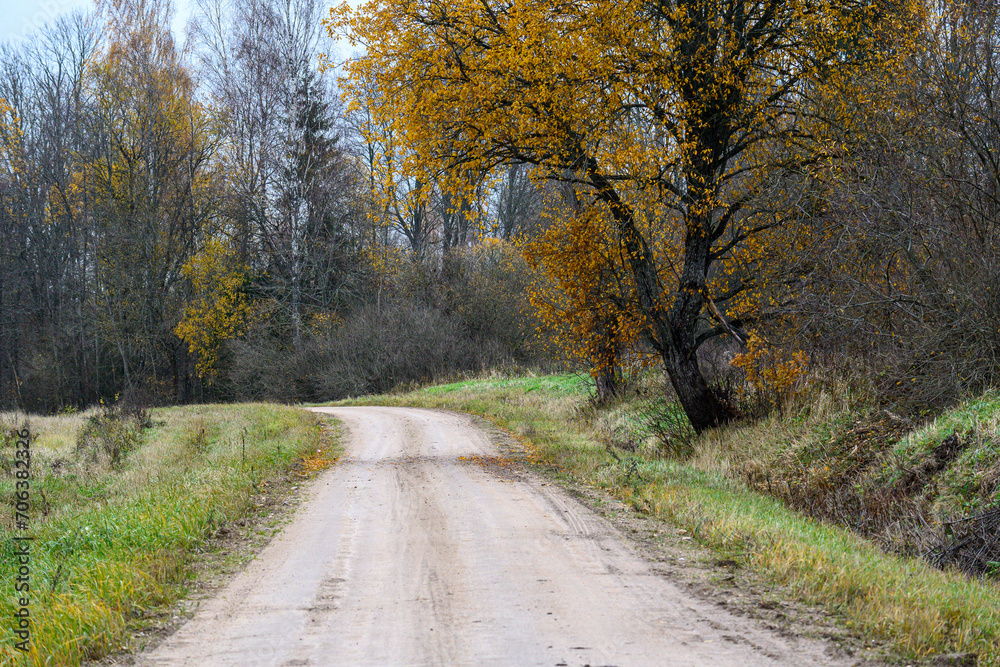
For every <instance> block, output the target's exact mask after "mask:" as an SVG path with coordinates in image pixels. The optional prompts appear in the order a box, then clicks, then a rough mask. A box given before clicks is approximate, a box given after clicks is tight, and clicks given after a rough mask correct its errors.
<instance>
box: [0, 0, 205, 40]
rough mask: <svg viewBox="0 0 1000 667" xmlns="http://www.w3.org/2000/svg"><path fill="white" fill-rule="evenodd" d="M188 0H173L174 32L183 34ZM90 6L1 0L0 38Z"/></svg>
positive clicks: (72, 1)
mask: <svg viewBox="0 0 1000 667" xmlns="http://www.w3.org/2000/svg"><path fill="white" fill-rule="evenodd" d="M190 4H192V3H191V2H190V0H174V33H176V34H177V35H178V37H179V36H180V35H181V34H182V33H183V29H184V24H185V23H186V22H187V19H188V14H189V11H190V10H189V5H190ZM78 7H79V8H83V9H88V10H89V9H93V8H94V1H93V0H0V41H3V42H6V41H9V40H15V41H20V40H23V39H28V38H30V36H31V33H32V32H33V31H34V30H36V29H37V28H39V27H41V26H43V25H45V24H46V23H49V22H50V21H52V20H53V19H55V18H56V17H57V16H59V15H60V14H64V13H66V12H69V11H72V10H74V9H76V8H78Z"/></svg>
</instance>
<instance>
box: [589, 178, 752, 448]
mask: <svg viewBox="0 0 1000 667" xmlns="http://www.w3.org/2000/svg"><path fill="white" fill-rule="evenodd" d="M588 176H589V177H590V180H591V183H593V185H594V186H595V187H596V189H597V192H598V196H599V197H600V198H601V199H603V200H604V201H605V202H606V203H607V204H608V206H609V208H610V209H611V214H612V216H613V218H614V221H615V226H616V228H617V231H618V236H619V240H620V242H621V244H622V249H623V251H624V253H623V254H624V255H625V257H627V258H628V262H629V268H630V269H631V271H632V276H633V279H634V280H635V288H636V293H637V296H638V301H639V307H640V308H641V309H642V313H643V315H644V316H645V317H646V321H647V322H648V327H649V329H648V333H649V337H650V339H651V340H652V342H653V345H654V347H655V348H656V350H657V352H659V354H660V357H661V358H662V359H663V365H664V369H665V370H666V372H667V374H668V375H669V376H670V383H671V384H672V385H673V387H674V391H675V392H677V398H678V399H679V400H680V403H681V407H682V408H683V409H684V414H685V415H687V418H688V420H690V422H691V426H692V427H693V428H694V430H695V431H696V432H698V433H700V432H702V431H704V430H705V429H709V428H714V427H716V426H719V425H721V424H725V423H726V422H729V421H731V420H732V419H733V418H735V417H736V412H735V410H734V409H733V407H732V406H731V405H729V404H728V403H726V402H725V401H723V400H721V399H720V397H719V395H718V393H717V392H716V391H714V390H713V389H712V388H711V387H709V386H708V382H706V380H705V377H704V376H703V375H702V373H701V369H700V368H699V367H698V355H697V352H698V345H697V343H696V340H697V333H698V326H699V317H700V315H701V311H702V309H703V308H704V306H705V303H704V287H705V281H706V279H707V276H708V264H709V260H708V255H709V249H710V247H711V241H710V239H709V238H708V237H707V234H705V233H703V232H702V231H701V229H700V227H701V224H700V221H697V220H693V221H692V223H693V224H689V226H688V234H687V238H686V239H685V244H684V268H683V272H682V274H681V276H680V278H681V279H680V285H679V286H678V287H679V289H678V290H677V292H676V293H675V294H674V297H673V299H668V298H666V296H665V294H664V290H663V285H662V284H661V283H660V278H659V276H658V275H657V272H656V261H655V259H654V258H653V253H652V250H650V248H649V245H648V244H647V243H646V240H645V238H643V236H642V234H641V232H640V231H639V230H638V229H637V228H636V226H635V220H634V217H633V211H632V208H631V207H630V206H629V205H628V204H627V203H625V202H624V201H622V199H621V198H620V197H619V196H618V192H617V191H616V190H615V189H614V186H612V184H611V183H610V182H609V181H608V180H607V179H606V178H605V177H604V176H603V174H601V173H600V172H599V171H598V169H597V165H596V163H595V162H593V161H591V163H590V167H589V169H588ZM670 301H673V303H672V304H671V306H670V308H669V309H666V308H664V307H663V305H662V304H664V303H669V302H670Z"/></svg>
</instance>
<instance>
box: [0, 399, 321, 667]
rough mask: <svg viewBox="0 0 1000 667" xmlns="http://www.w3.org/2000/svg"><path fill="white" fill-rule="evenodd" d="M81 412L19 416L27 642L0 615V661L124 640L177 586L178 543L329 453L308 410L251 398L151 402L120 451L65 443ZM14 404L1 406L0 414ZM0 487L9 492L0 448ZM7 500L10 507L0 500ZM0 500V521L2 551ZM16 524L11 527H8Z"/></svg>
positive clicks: (7, 539)
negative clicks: (27, 481)
mask: <svg viewBox="0 0 1000 667" xmlns="http://www.w3.org/2000/svg"><path fill="white" fill-rule="evenodd" d="M92 417H93V415H88V414H85V415H67V416H60V417H46V418H32V419H31V420H30V424H31V430H32V432H33V433H34V434H36V435H37V439H35V440H34V441H33V442H32V444H31V473H32V476H31V501H32V502H31V509H30V512H29V516H30V528H29V531H28V533H27V534H29V535H31V536H32V537H33V538H34V540H33V542H32V543H31V557H30V569H31V574H30V577H31V579H30V586H31V590H30V605H29V610H30V613H31V641H30V644H29V647H28V648H29V651H28V652H27V653H24V652H21V651H19V650H17V649H16V648H15V644H16V642H17V641H19V640H18V638H17V637H15V636H14V634H13V628H12V624H11V623H10V622H5V623H4V624H3V625H2V626H0V664H11V665H13V664H17V665H21V664H28V665H75V664H80V663H81V662H83V661H85V660H93V659H97V658H99V657H101V656H103V655H107V654H109V653H112V652H115V651H119V650H121V649H122V648H124V647H127V645H128V642H129V638H130V636H131V634H132V633H133V632H134V631H136V630H138V629H141V628H143V627H144V625H146V624H148V623H149V622H150V619H152V618H154V617H155V616H156V615H157V610H162V609H164V608H165V607H167V606H169V605H171V604H172V603H173V602H174V601H175V600H177V599H178V598H179V597H180V596H182V595H183V594H184V592H185V587H186V582H187V579H188V577H189V574H190V569H189V565H190V562H191V555H192V551H193V550H195V549H197V548H198V546H199V544H201V543H202V542H203V540H204V539H205V538H206V537H207V536H209V535H210V534H212V533H213V532H214V531H216V530H217V529H218V528H219V527H220V526H223V525H225V524H227V523H229V522H234V521H237V520H239V519H240V518H241V517H243V516H245V515H246V514H247V513H248V512H250V511H252V509H253V507H254V506H255V499H256V498H257V497H258V496H259V495H260V494H261V493H266V491H267V488H268V485H270V484H272V483H273V480H274V479H276V478H277V477H278V476H280V475H282V474H283V473H286V472H287V471H289V470H297V471H298V472H299V473H300V474H301V475H303V476H304V475H308V474H309V473H310V472H311V471H314V470H318V469H320V468H322V467H325V466H327V465H329V464H330V463H331V462H332V461H333V460H335V458H336V456H337V455H338V449H337V447H336V446H335V445H334V443H333V442H332V436H331V435H330V431H329V430H325V429H324V428H323V426H322V423H321V421H320V420H318V419H317V418H316V417H315V416H314V415H310V414H308V413H305V412H303V411H302V410H298V409H295V408H288V407H283V406H276V405H265V404H244V405H233V406H221V405H209V406H195V407H183V408H165V409H158V410H154V411H153V413H152V424H153V425H152V427H151V428H148V429H144V430H143V431H142V433H141V435H140V436H139V442H138V444H137V445H136V446H135V447H134V448H132V449H131V451H129V452H128V453H127V454H126V455H124V457H123V458H121V460H114V461H112V460H108V459H107V458H105V459H101V458H100V457H97V456H95V455H94V451H93V447H86V446H82V445H79V444H77V436H78V434H80V433H81V432H82V431H85V425H86V424H87V423H88V422H89V423H93V420H92ZM14 419H16V420H18V421H20V420H21V419H23V417H22V416H10V415H8V416H7V417H6V421H7V423H8V424H9V423H11V422H12V420H14ZM2 460H3V464H4V465H3V468H4V471H3V472H2V474H0V498H4V499H7V502H8V503H9V502H11V501H12V499H13V497H14V482H15V479H14V475H13V474H12V470H13V466H12V465H11V463H12V460H13V449H12V448H11V447H10V446H7V447H5V448H4V450H3V456H2ZM9 509H11V510H12V509H13V508H9ZM12 514H13V512H12V511H8V512H7V513H6V517H7V518H6V520H5V523H4V524H3V526H2V528H0V533H2V534H0V537H2V539H3V549H4V551H5V553H4V561H5V563H8V564H11V563H13V562H15V561H14V558H15V557H14V540H13V539H12V538H13V537H14V531H13V528H14V526H13V525H12V522H11V518H10V517H11V516H12ZM18 534H22V533H18ZM15 572H16V568H15V567H5V568H4V569H3V571H2V572H0V590H3V595H2V596H0V617H2V618H4V619H12V618H14V613H15V609H16V608H17V605H18V601H17V597H16V596H15V592H14V591H15Z"/></svg>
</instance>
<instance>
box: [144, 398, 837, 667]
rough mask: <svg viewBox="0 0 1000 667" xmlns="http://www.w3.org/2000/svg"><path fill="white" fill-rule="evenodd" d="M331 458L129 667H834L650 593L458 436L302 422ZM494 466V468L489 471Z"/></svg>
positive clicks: (351, 413) (471, 430)
mask: <svg viewBox="0 0 1000 667" xmlns="http://www.w3.org/2000/svg"><path fill="white" fill-rule="evenodd" d="M315 410H317V411H320V412H326V413H329V414H333V415H335V416H336V417H338V418H339V419H341V420H343V421H344V423H345V424H346V425H347V428H348V431H349V438H348V439H347V442H346V456H345V457H344V458H343V459H342V460H341V461H340V462H339V463H338V464H337V465H336V466H334V467H333V468H331V469H330V470H329V471H327V472H326V473H324V474H323V476H321V477H320V478H318V479H317V480H316V481H315V482H313V485H312V488H311V489H309V491H308V492H307V497H306V499H305V501H304V503H303V504H302V506H301V507H300V508H299V509H298V511H297V512H296V513H295V515H294V518H293V519H292V520H291V522H290V523H289V524H288V525H287V526H286V527H285V529H284V530H283V531H282V532H281V534H280V535H279V536H278V537H276V538H275V539H274V540H273V541H272V542H271V543H270V544H269V545H268V546H267V547H266V548H265V549H264V550H263V551H262V552H261V553H260V555H259V556H258V558H257V559H256V560H254V561H253V562H252V563H251V564H250V565H249V566H248V567H247V568H246V569H245V570H244V571H243V572H242V573H240V574H239V575H237V576H236V577H235V578H234V579H233V580H232V581H230V583H229V584H228V585H227V586H226V587H225V588H223V589H222V590H220V591H219V592H218V594H217V595H215V596H214V597H212V598H210V599H208V600H205V601H203V602H202V604H201V605H200V608H199V610H198V611H197V612H196V613H195V615H194V617H193V618H192V619H191V620H190V621H189V622H188V623H186V624H185V625H184V626H182V627H181V628H180V629H179V630H178V631H177V632H176V633H174V634H173V635H172V636H170V637H169V638H168V639H167V640H166V641H164V642H163V643H162V644H160V645H159V646H158V647H157V648H156V649H155V650H154V651H152V652H150V653H147V654H145V655H141V656H138V660H137V663H138V664H140V665H340V664H342V665H358V664H361V665H439V664H440V665H595V666H596V665H621V666H626V665H741V666H742V665H848V664H855V661H854V660H853V659H851V658H850V657H849V656H847V655H845V654H843V652H842V651H841V650H839V649H838V648H837V647H835V646H832V645H830V644H829V643H827V642H824V641H821V640H818V639H814V638H810V637H805V636H801V635H799V634H797V633H789V632H782V631H781V630H780V629H779V628H776V627H775V626H774V625H773V624H769V623H767V622H764V621H761V620H759V619H754V618H751V617H749V616H747V615H736V614H734V613H732V612H731V611H730V610H729V609H727V608H725V607H723V606H720V604H719V603H718V602H717V601H716V602H714V603H713V602H712V601H711V600H709V599H706V597H705V596H700V595H696V594H694V593H692V592H691V590H689V589H690V586H687V587H686V586H684V585H679V584H678V583H677V582H675V581H673V580H672V577H670V576H664V572H663V564H662V563H659V564H657V563H655V562H653V561H651V560H649V559H648V558H645V557H643V556H642V555H640V553H639V551H637V550H636V548H635V547H634V546H633V543H632V541H630V540H629V539H627V538H625V537H624V536H623V535H622V534H621V532H619V530H618V528H616V527H615V525H613V524H612V523H611V522H609V521H608V520H606V519H605V518H602V517H601V516H599V515H598V514H596V513H594V512H593V511H591V510H590V509H588V508H587V507H586V506H585V505H584V504H583V503H581V502H580V501H579V500H577V498H575V497H574V496H572V495H570V494H568V493H566V492H565V491H563V490H562V489H560V488H559V487H557V486H554V485H551V484H548V483H546V481H545V480H543V479H542V478H541V477H539V476H537V475H534V474H532V473H530V472H526V471H524V470H521V471H518V472H516V473H515V474H512V473H511V472H510V471H507V470H505V469H504V466H503V465H502V462H503V459H498V458H494V457H496V456H497V455H498V454H499V451H498V450H497V448H496V445H495V444H493V442H492V441H491V439H490V438H489V437H488V436H487V434H486V433H484V431H482V430H481V429H479V428H478V427H477V426H476V425H475V424H474V423H473V421H472V419H471V418H469V417H466V416H463V415H456V414H451V413H444V412H435V411H428V410H417V409H402V408H377V407H359V408H316V409H315ZM498 463H499V464H498Z"/></svg>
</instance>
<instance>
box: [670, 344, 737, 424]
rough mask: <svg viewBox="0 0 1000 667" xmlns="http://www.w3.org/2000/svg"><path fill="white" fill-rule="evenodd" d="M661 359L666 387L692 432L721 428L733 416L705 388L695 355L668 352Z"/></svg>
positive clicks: (712, 392)
mask: <svg viewBox="0 0 1000 667" xmlns="http://www.w3.org/2000/svg"><path fill="white" fill-rule="evenodd" d="M662 356H663V364H664V368H665V369H666V371H667V375H668V376H670V384H671V386H673V388H674V391H675V392H676V393H677V398H678V399H679V400H680V402H681V407H682V408H683V409H684V414H685V415H687V418H688V420H689V421H690V422H691V426H692V427H693V428H694V430H695V432H697V433H701V432H702V431H704V430H706V429H710V428H715V427H716V426H721V425H722V424H725V423H726V422H728V421H730V420H731V419H732V418H733V417H734V416H735V413H734V412H733V408H732V406H731V405H729V404H728V403H726V402H724V401H723V400H721V398H720V396H719V394H718V392H716V391H715V390H714V389H712V388H711V387H710V386H708V383H707V382H706V381H705V376H703V375H702V374H701V369H700V368H698V356H697V355H696V354H693V353H692V354H683V353H681V352H679V351H677V350H673V349H671V350H668V351H667V352H666V353H665V354H663V355H662Z"/></svg>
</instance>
